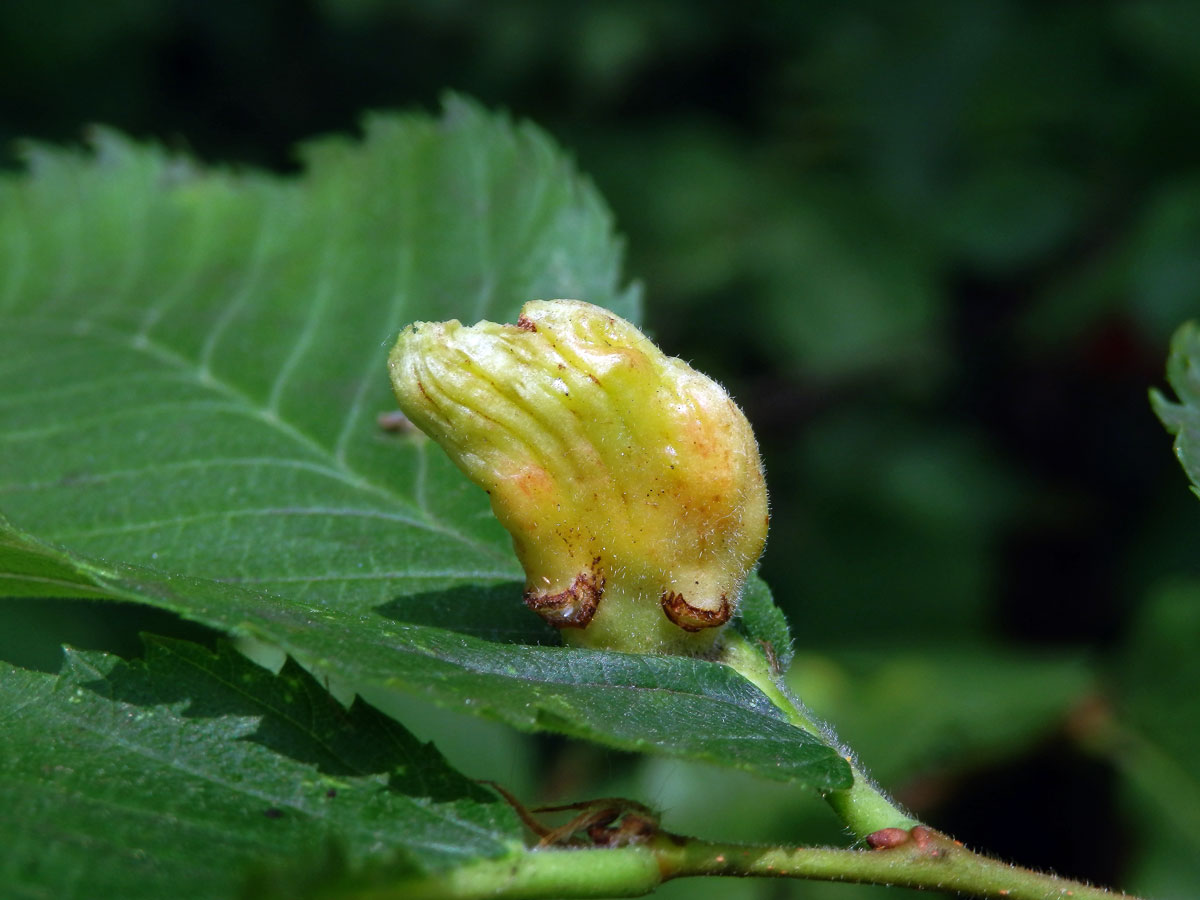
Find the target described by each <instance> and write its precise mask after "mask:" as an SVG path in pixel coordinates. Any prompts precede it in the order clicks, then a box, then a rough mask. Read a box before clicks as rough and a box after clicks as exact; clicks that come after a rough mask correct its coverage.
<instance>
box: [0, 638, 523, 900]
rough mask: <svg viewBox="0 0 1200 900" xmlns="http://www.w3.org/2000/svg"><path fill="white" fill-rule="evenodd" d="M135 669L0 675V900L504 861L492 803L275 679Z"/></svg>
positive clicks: (225, 665)
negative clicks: (322, 863) (298, 871)
mask: <svg viewBox="0 0 1200 900" xmlns="http://www.w3.org/2000/svg"><path fill="white" fill-rule="evenodd" d="M146 649H147V655H146V659H145V660H144V661H138V662H132V663H125V662H122V661H120V660H119V659H117V658H116V657H112V656H108V655H105V654H101V653H87V652H77V651H70V650H69V651H67V655H66V660H65V663H64V666H63V670H62V672H61V674H60V675H58V676H57V677H55V676H53V675H48V674H44V673H35V672H29V671H26V670H22V669H17V668H13V667H10V666H7V665H0V710H3V714H2V715H0V718H2V719H3V723H4V724H3V728H2V729H0V808H2V809H3V813H2V814H0V842H2V843H3V846H4V848H5V852H4V853H3V854H0V893H3V894H4V895H5V896H18V897H25V896H28V897H41V896H53V897H61V898H69V897H99V896H105V897H148V898H149V897H164V896H179V897H197V898H200V897H228V896H230V895H231V894H233V893H234V892H235V891H236V890H237V888H238V886H239V884H240V883H241V882H242V881H243V879H244V878H245V877H246V875H247V873H248V868H249V867H251V866H254V867H260V866H264V865H279V866H284V865H296V864H301V865H305V864H307V861H308V860H309V859H310V858H312V857H313V856H314V855H320V854H324V853H328V852H332V850H333V849H334V848H335V849H336V852H337V853H338V854H339V855H340V856H341V857H342V858H344V859H345V860H346V861H347V862H348V863H350V864H353V865H355V866H362V865H365V864H368V863H371V862H374V861H386V862H388V863H389V864H395V860H396V858H397V855H399V856H400V857H401V858H402V859H403V860H404V865H405V866H407V867H408V868H409V869H418V870H424V871H429V872H438V871H442V870H445V869H447V868H450V867H453V866H456V865H459V864H461V863H463V862H465V861H468V860H472V859H479V858H484V857H488V858H495V857H501V856H505V855H508V854H510V853H513V852H515V851H516V850H517V849H518V848H519V847H520V846H521V837H522V830H521V824H520V822H519V820H517V818H516V816H515V813H514V812H513V810H512V809H511V808H510V807H509V806H508V805H507V803H505V802H504V801H502V800H501V799H500V798H499V797H497V796H495V795H494V794H492V793H491V792H490V791H486V790H484V789H483V788H481V787H480V786H479V785H477V784H475V783H474V782H471V781H469V780H467V779H466V778H464V777H463V776H461V775H459V774H458V773H457V772H455V771H454V770H453V769H451V768H450V767H449V766H448V765H447V764H446V763H445V761H444V760H443V759H442V758H441V757H440V755H439V754H438V753H437V751H435V750H434V749H433V748H432V747H431V746H429V745H422V744H421V743H420V742H418V741H417V740H416V739H415V738H414V737H413V736H412V735H411V734H409V733H408V732H407V731H405V730H404V729H403V728H402V727H401V726H400V725H398V724H397V723H395V722H394V721H392V720H391V719H388V718H386V717H385V716H383V715H381V714H380V713H378V712H376V711H375V710H373V709H371V708H370V707H368V706H366V705H365V704H363V703H361V702H356V703H355V704H354V705H353V706H351V707H350V708H349V709H345V708H343V707H341V706H340V705H338V704H337V702H336V701H334V700H333V699H332V697H330V696H329V694H328V693H327V692H326V691H325V690H324V689H322V688H321V687H320V686H319V685H318V684H317V682H316V681H315V680H314V679H313V678H312V677H311V676H310V675H309V674H308V673H306V672H305V671H303V670H302V669H300V668H299V667H298V666H296V665H295V664H294V663H289V664H288V665H287V666H285V667H284V669H283V671H282V672H280V673H279V674H278V675H273V674H271V673H270V672H268V671H267V670H265V669H262V668H260V667H258V666H256V665H255V664H253V663H251V662H249V661H248V660H247V659H245V658H244V657H243V656H241V654H239V653H237V652H236V651H234V650H232V649H229V648H222V649H221V650H220V651H219V652H218V653H216V654H214V653H211V652H210V651H208V650H206V649H204V648H202V647H199V646H197V645H195V644H190V643H187V642H182V641H168V640H165V639H155V638H148V639H147V645H146Z"/></svg>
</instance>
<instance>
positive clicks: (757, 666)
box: [721, 632, 921, 838]
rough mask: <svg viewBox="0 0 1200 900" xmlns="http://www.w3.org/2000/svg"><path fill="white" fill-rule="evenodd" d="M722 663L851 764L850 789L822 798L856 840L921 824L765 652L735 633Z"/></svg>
mask: <svg viewBox="0 0 1200 900" xmlns="http://www.w3.org/2000/svg"><path fill="white" fill-rule="evenodd" d="M721 661H722V662H724V663H725V664H726V665H728V666H730V667H731V668H733V669H735V670H736V671H737V672H738V673H739V674H740V675H741V676H742V677H743V678H745V679H746V680H747V681H749V682H750V683H751V684H753V685H754V686H755V687H757V688H758V689H759V690H760V691H762V692H763V693H764V694H765V695H766V696H767V699H768V700H770V701H771V703H773V704H774V705H775V706H776V707H777V708H778V709H779V710H780V712H782V713H783V714H784V715H785V716H787V719H788V721H789V722H791V723H792V724H793V725H795V726H796V727H797V728H799V729H800V730H802V731H806V732H808V733H809V734H811V735H812V736H813V737H815V738H817V739H819V740H820V741H821V742H822V743H825V744H828V745H830V746H832V747H836V748H838V750H839V752H840V753H841V754H842V756H843V757H844V758H845V760H846V762H847V763H849V764H850V774H851V777H852V778H853V779H854V781H853V783H852V784H851V785H850V787H848V788H845V789H843V790H837V791H827V792H825V793H824V794H823V795H822V796H823V797H824V798H825V801H826V802H827V803H828V804H829V805H830V806H831V807H832V808H833V811H834V812H835V813H837V815H838V818H840V819H841V820H842V821H843V822H845V823H846V825H847V827H849V828H850V830H851V831H853V832H854V834H855V836H856V837H858V838H865V837H866V836H867V835H869V834H872V833H874V832H876V831H879V830H881V829H884V828H902V829H905V830H907V829H909V828H912V827H913V826H914V825H919V824H921V823H920V820H918V819H915V818H913V817H912V816H910V815H909V814H908V813H907V812H905V811H904V810H903V809H901V808H900V807H899V806H898V805H897V804H896V803H895V802H894V801H892V800H891V798H889V797H888V796H887V795H886V794H885V793H884V792H883V791H882V789H880V787H879V786H878V785H877V784H875V782H874V781H872V780H871V778H870V776H868V775H867V773H866V772H864V771H863V770H862V769H861V768H860V767H859V765H858V763H857V762H856V761H855V759H854V757H853V755H852V754H850V753H849V752H847V750H846V749H845V748H844V747H842V746H841V745H840V744H839V743H838V740H837V736H836V735H835V734H834V733H833V731H832V729H830V728H829V726H827V725H824V724H823V723H821V722H819V721H818V720H817V719H815V718H813V716H812V715H811V714H810V713H809V712H808V710H807V709H805V708H804V705H803V704H802V703H800V701H799V700H797V699H796V698H795V697H793V696H792V694H791V692H790V691H788V689H787V687H786V686H785V685H784V684H783V679H782V678H780V677H777V676H776V675H774V673H772V671H771V668H770V664H769V663H768V662H767V658H766V656H765V654H763V653H762V651H760V650H759V649H758V648H757V647H754V646H753V645H752V644H750V643H749V642H748V641H747V640H746V639H745V638H744V637H742V636H741V635H740V634H737V633H736V632H732V633H730V634H729V635H728V636H727V638H726V645H725V653H724V656H723V657H722V659H721Z"/></svg>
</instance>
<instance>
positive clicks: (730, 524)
mask: <svg viewBox="0 0 1200 900" xmlns="http://www.w3.org/2000/svg"><path fill="white" fill-rule="evenodd" d="M388 367H389V369H390V372H391V378H392V385H393V387H394V388H395V391H396V397H397V399H398V400H399V403H400V408H401V409H402V410H403V411H404V413H405V415H407V416H408V417H409V419H411V420H412V422H413V423H414V424H416V425H417V427H419V428H420V429H421V430H422V431H424V432H425V433H427V434H428V435H429V436H430V437H432V438H433V439H434V440H435V441H437V442H438V443H439V444H441V445H442V447H443V448H445V450H446V452H447V453H448V454H449V455H450V457H451V458H452V459H453V460H454V462H455V463H456V464H457V465H458V467H459V468H460V469H462V470H463V472H465V473H466V475H467V477H469V478H470V479H471V480H472V481H474V482H475V483H476V484H478V485H480V486H481V487H483V488H484V489H485V490H486V491H487V492H488V493H489V494H490V495H491V499H492V509H493V510H494V511H495V513H496V516H497V518H498V519H499V520H500V522H501V524H503V525H504V527H505V528H506V529H508V532H509V533H510V534H511V535H512V539H513V546H514V548H515V549H516V553H517V557H518V559H519V560H520V561H521V565H522V566H523V567H524V568H525V575H526V591H525V603H526V604H527V605H528V606H529V607H530V608H531V609H533V610H534V611H536V612H537V613H539V614H540V615H541V616H542V617H543V618H544V619H546V621H548V622H550V623H551V624H553V625H555V626H557V627H559V628H561V629H563V635H564V637H565V638H566V640H567V641H569V642H570V643H574V644H579V645H584V646H589V647H602V648H606V649H616V650H629V651H635V652H703V651H704V650H705V649H707V648H708V647H710V646H711V645H712V642H713V638H714V637H715V635H716V633H717V632H718V631H719V626H721V625H724V624H725V623H726V622H727V621H728V620H729V618H730V616H731V615H732V614H733V612H734V610H735V608H736V606H737V602H738V599H739V597H740V596H741V592H742V587H743V584H744V583H745V580H746V576H747V575H748V574H749V573H750V570H751V569H752V568H753V566H754V564H755V562H756V561H757V559H758V557H759V554H760V553H761V552H762V548H763V544H764V542H765V540H766V535H767V492H766V486H765V484H764V482H763V474H762V467H761V463H760V461H759V455H758V445H757V443H756V442H755V440H754V433H753V431H752V430H751V428H750V424H749V423H748V422H747V421H746V417H745V416H744V415H742V412H741V410H739V409H738V407H737V405H736V404H735V403H734V402H733V400H732V399H730V397H729V395H728V394H727V393H726V392H725V391H724V389H722V388H721V386H720V385H718V384H717V383H716V382H714V381H713V380H712V379H710V378H707V377H705V376H704V375H701V374H700V373H699V372H697V371H695V370H694V369H692V368H691V366H689V365H688V364H687V363H685V362H683V361H681V360H678V359H675V358H673V357H669V356H666V355H665V354H663V353H662V352H661V351H660V350H659V349H658V348H657V347H655V346H654V344H653V343H651V342H650V340H649V339H647V338H646V336H645V335H643V334H642V333H641V332H640V331H638V329H637V328H635V327H634V326H633V325H632V324H630V323H629V322H627V321H625V320H624V319H621V318H619V317H618V316H616V315H614V314H612V313H610V312H608V311H607V310H605V309H602V308H600V307H598V306H593V305H592V304H590V303H583V302H581V301H578V300H536V301H533V302H530V303H527V304H525V306H524V308H523V309H522V311H521V315H520V318H518V319H517V322H516V324H514V325H499V324H496V323H493V322H480V323H479V324H478V325H474V326H470V327H467V326H464V325H462V324H460V323H459V322H457V321H450V322H416V323H414V324H412V325H410V326H409V327H408V328H406V329H405V330H404V332H403V333H402V334H401V335H400V339H399V340H398V341H397V342H396V346H395V348H394V349H393V350H392V353H391V356H390V358H389V360H388Z"/></svg>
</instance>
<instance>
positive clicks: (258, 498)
mask: <svg viewBox="0 0 1200 900" xmlns="http://www.w3.org/2000/svg"><path fill="white" fill-rule="evenodd" d="M305 156H306V159H307V163H308V168H307V170H306V172H305V174H304V175H303V176H302V177H301V178H299V179H298V180H295V181H287V180H280V179H271V178H266V177H260V176H248V175H241V176H233V175H229V174H224V173H219V172H205V171H198V170H197V169H195V167H194V166H192V165H191V164H189V163H187V162H186V161H182V160H178V159H171V158H169V157H167V156H166V155H164V154H163V153H162V152H161V151H158V150H155V149H149V148H143V147H138V146H135V145H132V144H130V143H129V142H127V141H125V140H123V139H120V138H117V137H115V136H113V135H111V134H106V133H102V134H100V135H99V136H98V137H97V141H96V153H95V156H94V157H93V158H89V157H87V156H80V155H74V154H68V153H63V152H60V151H49V150H38V151H36V152H35V153H34V155H33V158H32V164H33V174H32V176H31V177H27V178H13V179H9V180H8V181H6V182H0V192H2V193H3V194H4V195H5V196H4V197H3V198H0V199H4V200H6V201H10V202H4V203H0V247H8V248H9V260H8V261H9V263H10V266H9V268H7V269H6V268H5V267H4V265H3V263H2V262H0V272H5V271H6V272H8V273H9V275H10V277H9V280H8V284H7V290H5V288H4V286H3V285H0V298H2V299H0V311H2V316H3V320H2V321H3V327H2V328H0V345H3V346H2V347H0V360H4V362H3V363H0V379H2V380H3V390H2V391H0V417H2V418H0V425H2V428H0V447H2V450H0V507H2V508H3V509H4V511H5V512H6V513H7V515H8V518H9V520H10V524H7V525H5V524H4V523H3V522H0V553H2V554H4V556H3V557H2V558H0V559H3V561H5V562H6V563H7V566H6V570H7V582H8V585H9V589H8V592H9V593H12V594H17V593H20V594H33V595H38V594H46V593H58V594H60V595H67V596H96V595H97V594H99V595H102V596H106V597H112V598H116V599H124V600H132V601H137V602H141V603H149V604H152V605H155V606H158V607H161V608H164V609H168V610H172V611H174V612H177V613H179V614H181V615H183V616H185V617H187V618H190V619H193V620H195V621H198V622H202V623H204V624H206V625H210V626H213V627H216V628H219V629H223V630H225V631H226V632H228V633H231V634H236V635H245V636H252V637H255V638H259V639H262V640H265V641H268V642H270V643H273V644H275V645H277V646H279V647H281V648H282V649H283V650H285V651H287V652H288V653H289V654H291V655H292V656H294V657H295V658H296V659H297V660H299V661H300V662H301V663H303V664H304V665H305V666H307V667H309V668H310V669H312V670H313V671H317V672H319V673H321V674H322V675H324V676H329V677H333V678H337V679H339V680H341V681H344V682H346V683H347V684H349V685H350V686H352V687H355V688H365V687H368V686H369V687H372V688H383V689H391V690H399V691H403V692H407V693H413V694H417V695H419V696H423V697H426V698H428V699H430V700H433V701H435V702H438V703H441V704H443V705H446V706H450V707H452V708H456V709H464V710H468V711H474V712H477V713H480V714H483V715H486V716H490V717H493V718H497V719H500V720H502V721H504V722H508V723H510V724H512V725H514V726H516V727H518V728H522V729H526V730H534V729H549V730H554V731H558V732H562V733H565V734H569V735H574V736H578V737H584V738H590V739H593V740H598V741H603V742H605V743H607V744H609V745H610V746H615V747H619V748H623V749H628V750H654V751H658V752H662V753H666V754H669V755H673V756H679V757H684V758H689V759H699V760H705V761H710V762H716V763H720V764H724V765H729V766H734V767H737V768H742V769H746V770H749V771H754V772H759V773H761V774H764V775H767V776H768V777H771V778H776V779H784V780H795V781H802V782H805V783H809V784H812V785H815V786H817V787H820V788H833V787H840V786H844V785H846V784H847V783H848V778H849V773H848V769H847V767H846V764H845V762H844V761H843V760H842V759H841V758H840V757H838V756H837V754H836V753H835V752H834V751H833V750H832V749H830V748H828V747H825V746H823V745H822V744H820V743H819V742H818V741H817V740H816V739H814V738H812V737H810V736H808V735H805V734H803V733H802V732H800V731H798V730H797V729H795V728H792V727H790V726H788V725H787V724H786V723H785V722H784V721H783V719H782V716H781V715H780V713H779V712H778V711H777V710H776V709H775V708H774V707H773V706H771V705H770V703H768V702H767V700H766V699H765V698H764V697H763V695H762V694H761V693H760V692H759V691H758V690H757V689H756V688H754V687H752V686H751V685H750V684H749V683H748V682H746V681H745V680H744V679H742V678H741V677H740V676H738V675H737V674H736V673H734V672H733V671H732V670H730V669H728V668H726V667H724V666H721V665H718V664H715V663H710V662H705V661H702V660H695V659H682V658H680V659H666V658H645V657H636V656H625V655H622V654H614V653H585V652H581V651H570V650H566V649H563V648H561V647H557V646H536V645H537V644H541V643H555V642H556V637H555V635H554V634H553V632H551V631H549V630H548V629H546V628H545V627H543V626H542V625H541V624H540V623H539V622H537V621H536V618H535V617H533V616H531V615H529V614H527V613H526V612H525V611H524V609H523V607H522V604H521V599H520V587H519V584H518V579H520V577H521V570H520V568H519V566H518V565H517V564H516V561H515V559H514V557H513V554H512V551H511V548H510V546H509V542H508V539H507V536H506V535H505V534H504V532H503V530H502V529H501V528H500V527H499V526H498V525H497V524H496V522H495V521H494V519H493V517H492V515H491V513H490V510H489V509H488V507H487V498H486V496H485V495H484V493H483V492H482V491H479V490H478V489H476V488H475V487H473V486H472V485H470V484H469V483H468V482H467V481H466V480H465V478H463V476H462V475H461V474H460V473H459V472H458V471H457V470H456V469H455V468H454V467H453V466H452V465H451V464H450V463H449V462H448V461H447V459H446V457H445V456H444V454H443V453H442V452H441V451H440V450H439V449H438V448H437V447H436V446H434V445H432V444H431V443H430V442H429V441H427V440H426V439H425V438H424V437H423V436H421V435H419V434H413V433H405V432H403V431H402V432H399V433H397V432H391V431H386V430H383V429H381V428H380V426H379V425H378V424H377V421H376V419H377V415H378V414H379V413H381V412H386V411H388V410H391V409H393V408H394V404H393V402H392V401H391V399H390V396H389V393H388V383H387V378H386V370H385V365H384V359H385V354H386V350H387V346H388V344H390V342H391V339H392V337H393V336H394V334H395V332H396V331H397V330H398V329H399V328H400V327H401V326H402V325H403V324H405V323H406V322H407V321H409V320H411V319H414V318H436V319H446V318H450V317H454V316H462V317H466V318H469V319H474V318H478V317H480V316H485V315H486V316H488V317H490V318H494V319H510V320H511V319H512V317H513V316H514V315H515V313H516V311H517V309H518V307H519V306H520V304H521V303H522V302H524V301H525V300H528V299H530V298H531V297H538V296H541V297H547V296H549V297H553V296H576V297H581V298H583V299H588V300H592V301H594V302H598V303H601V304H604V305H606V306H609V307H610V308H613V309H615V310H616V311H618V312H619V313H621V314H622V315H636V312H637V306H636V296H635V295H634V294H632V293H631V292H629V291H624V292H622V291H620V290H618V287H617V285H618V281H619V271H618V269H619V266H618V263H619V252H618V246H617V242H616V240H615V238H614V237H613V235H612V229H611V223H610V220H609V217H608V214H607V212H606V211H605V209H604V207H603V205H602V203H601V201H600V200H599V198H598V197H597V196H596V194H595V193H594V192H593V191H592V190H591V188H590V187H589V186H588V185H586V183H583V182H581V180H580V179H579V178H578V176H576V175H575V174H574V173H573V172H572V171H571V169H570V167H569V166H568V165H567V164H566V163H565V162H564V161H563V160H562V157H561V155H560V154H559V153H558V152H557V151H556V150H555V149H554V148H553V147H552V146H551V145H550V143H549V142H548V141H547V140H546V139H545V138H544V137H543V136H542V135H540V134H539V133H538V132H536V131H535V130H533V129H531V128H528V127H521V128H513V127H512V126H511V125H509V124H508V123H507V122H506V121H505V120H503V119H501V118H496V117H491V116H488V115H486V114H484V113H482V112H481V111H479V110H478V109H476V108H474V107H472V106H470V105H468V104H466V103H464V102H462V101H457V100H452V101H450V102H449V104H448V106H447V111H446V113H445V115H444V116H443V117H442V118H441V119H440V120H436V121H434V120H430V119H427V118H424V117H405V118H397V117H380V118H375V119H372V120H370V121H369V122H368V125H367V135H366V139H365V141H364V142H363V143H362V144H353V143H351V142H347V141H341V140H327V141H323V142H319V143H317V144H314V145H311V146H310V147H308V148H307V150H306V154H305ZM18 263H19V264H20V265H19V266H18V265H17V264H18ZM764 602H765V603H766V604H767V605H769V599H768V600H766V601H764ZM451 629H453V630H451ZM497 641H504V643H497ZM513 641H516V642H518V643H512V642H513Z"/></svg>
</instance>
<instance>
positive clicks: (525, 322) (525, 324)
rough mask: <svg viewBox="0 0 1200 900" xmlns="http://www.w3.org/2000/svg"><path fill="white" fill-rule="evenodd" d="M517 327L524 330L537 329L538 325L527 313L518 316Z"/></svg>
mask: <svg viewBox="0 0 1200 900" xmlns="http://www.w3.org/2000/svg"><path fill="white" fill-rule="evenodd" d="M517 327H518V328H520V329H521V330H522V331H535V332H536V331H537V325H536V324H535V323H534V321H533V320H532V319H530V318H529V317H528V316H526V315H525V313H521V315H519V316H517Z"/></svg>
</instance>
